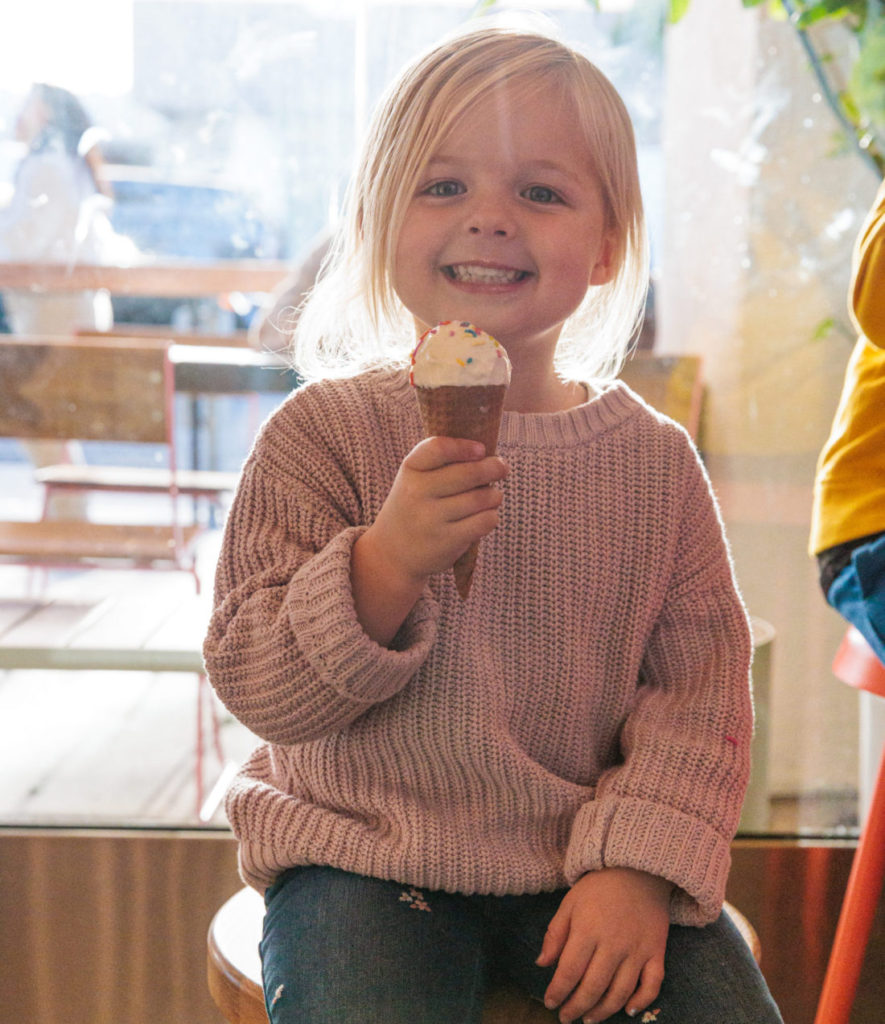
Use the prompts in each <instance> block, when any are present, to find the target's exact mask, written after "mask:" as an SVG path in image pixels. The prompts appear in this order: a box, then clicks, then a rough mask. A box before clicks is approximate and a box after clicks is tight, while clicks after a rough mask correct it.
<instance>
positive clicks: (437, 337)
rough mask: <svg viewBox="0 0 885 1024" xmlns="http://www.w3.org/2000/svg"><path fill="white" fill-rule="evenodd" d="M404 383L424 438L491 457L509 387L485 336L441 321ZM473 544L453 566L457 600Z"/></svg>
mask: <svg viewBox="0 0 885 1024" xmlns="http://www.w3.org/2000/svg"><path fill="white" fill-rule="evenodd" d="M410 379H411V381H412V384H413V385H414V386H415V393H416V394H417V396H418V408H419V409H420V411H421V422H422V424H423V426H424V435H425V437H463V438H466V439H467V440H469V441H481V442H482V443H483V444H484V445H485V449H486V455H494V453H495V448H496V446H497V444H498V430H499V428H500V426H501V413H502V410H503V408H504V394H505V392H506V391H507V385H508V384H509V383H510V360H509V359H508V358H507V353H506V352H505V351H504V349H503V347H502V346H501V345H500V344H499V343H498V342H497V341H495V339H494V338H493V337H491V335H489V334H486V332H485V331H482V330H480V329H479V328H478V327H476V326H474V325H473V324H471V323H469V322H468V321H466V320H444V321H443V322H442V323H439V324H437V325H436V327H431V328H430V329H429V330H428V331H425V332H424V334H422V335H421V340H420V341H419V342H418V344H417V346H416V347H415V349H414V351H413V352H412V355H411V373H410ZM478 554H479V543H475V544H471V545H470V547H469V548H468V549H467V550H466V551H465V552H464V554H463V555H461V557H460V558H459V559H458V560H457V561H456V562H455V564H454V566H453V570H452V571H453V572H454V575H455V585H456V587H457V588H458V593H459V594H460V595H461V597H462V599H466V598H467V595H468V593H469V592H470V583H471V581H472V579H473V570H474V567H475V566H476V558H477V555H478Z"/></svg>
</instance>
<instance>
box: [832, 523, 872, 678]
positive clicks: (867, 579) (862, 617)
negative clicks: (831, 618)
mask: <svg viewBox="0 0 885 1024" xmlns="http://www.w3.org/2000/svg"><path fill="white" fill-rule="evenodd" d="M827 601H828V603H829V604H831V605H832V606H833V607H834V608H835V609H836V611H837V612H839V614H840V615H842V617H843V618H845V619H847V620H848V621H849V622H850V623H851V624H852V625H854V626H856V627H857V629H858V630H859V631H860V632H861V633H863V635H864V637H865V639H866V641H867V643H868V644H869V645H870V647H872V649H873V650H874V651H875V652H876V657H877V658H878V659H879V661H881V662H883V664H885V534H882V535H880V536H878V537H877V538H875V539H874V540H871V541H869V542H868V543H866V544H861V545H860V546H859V547H856V548H855V549H854V550H853V551H852V552H851V561H850V562H849V563H848V565H846V566H845V568H844V569H843V570H842V571H841V572H840V573H839V575H838V576H837V577H836V578H835V579H834V580H833V583H832V585H831V586H830V589H829V590H828V591H827Z"/></svg>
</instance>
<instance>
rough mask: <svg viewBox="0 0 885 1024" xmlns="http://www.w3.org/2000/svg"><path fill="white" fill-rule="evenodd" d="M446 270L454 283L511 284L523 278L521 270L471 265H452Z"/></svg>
mask: <svg viewBox="0 0 885 1024" xmlns="http://www.w3.org/2000/svg"><path fill="white" fill-rule="evenodd" d="M448 270H449V271H450V273H451V276H452V277H453V278H454V279H455V280H456V281H464V282H467V283H472V284H512V283H513V282H514V281H518V280H520V278H522V277H524V276H525V275H524V272H523V271H522V270H502V269H500V268H498V267H479V266H476V265H474V264H471V263H453V264H451V266H449V268H448Z"/></svg>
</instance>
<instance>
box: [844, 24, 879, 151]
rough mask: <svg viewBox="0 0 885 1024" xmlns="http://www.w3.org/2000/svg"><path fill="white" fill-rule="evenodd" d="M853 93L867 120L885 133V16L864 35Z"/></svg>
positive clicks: (852, 81)
mask: <svg viewBox="0 0 885 1024" xmlns="http://www.w3.org/2000/svg"><path fill="white" fill-rule="evenodd" d="M851 94H852V96H853V97H854V100H855V101H856V103H857V106H858V108H859V109H860V113H861V116H862V117H863V118H864V120H866V121H868V122H870V123H872V125H873V126H874V127H875V129H876V131H877V133H880V134H881V133H885V19H881V20H879V21H877V22H875V23H874V24H872V25H869V26H868V28H867V30H866V31H865V32H864V33H863V36H862V37H861V48H860V55H859V56H858V58H857V61H856V62H855V64H854V67H853V68H852V71H851Z"/></svg>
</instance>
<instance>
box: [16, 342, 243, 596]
mask: <svg viewBox="0 0 885 1024" xmlns="http://www.w3.org/2000/svg"><path fill="white" fill-rule="evenodd" d="M170 347H171V346H170V343H169V342H168V341H160V340H149V339H133V338H129V339H117V338H109V339H96V338H90V339H82V338H56V337H46V338H30V337H29V338H24V337H15V336H7V337H3V338H2V340H0V436H2V437H13V438H19V439H26V440H36V441H45V440H55V441H59V440H61V441H101V442H125V443H126V444H127V446H128V445H130V444H136V445H151V446H154V448H152V449H150V451H151V452H152V455H158V454H161V455H163V456H164V457H165V465H162V466H156V467H154V466H151V467H149V468H147V469H146V470H145V469H142V468H140V467H134V466H133V465H131V464H130V465H125V464H123V465H121V466H118V467H114V468H98V467H89V466H66V465H65V466H50V467H45V468H43V470H42V471H41V472H40V475H39V478H40V479H41V482H42V483H43V484H44V486H46V488H47V493H48V494H49V493H52V491H53V490H57V489H60V488H62V489H68V490H77V491H79V492H88V491H90V490H110V489H113V490H118V489H122V490H129V491H144V492H146V493H150V492H153V493H160V494H165V495H166V496H167V497H168V517H166V518H164V521H163V522H162V523H157V522H150V523H144V524H132V523H97V522H85V521H83V520H63V519H58V520H56V519H48V518H46V515H45V505H44V517H43V519H41V520H40V521H24V522H22V521H15V522H10V521H4V522H0V561H4V562H19V563H24V564H29V565H41V566H46V567H58V566H78V567H88V566H96V565H102V566H108V565H121V566H125V567H129V568H131V567H139V568H151V569H160V568H163V569H177V570H185V571H188V572H191V573H192V574H193V575H194V578H195V580H196V581H197V585H198V586H199V580H198V579H197V576H196V562H195V544H196V540H197V538H198V536H199V535H200V533H201V532H202V528H201V527H200V526H199V525H196V524H186V523H184V522H183V521H182V516H181V510H180V508H179V496H180V495H181V494H182V493H211V492H212V491H213V489H214V488H217V487H219V486H224V487H227V486H229V485H230V483H231V482H232V481H222V480H219V479H217V478H214V477H209V478H207V477H205V476H201V475H199V474H198V475H194V474H190V475H188V474H184V475H183V474H182V473H181V471H180V470H179V469H178V465H177V458H176V451H175V413H174V400H173V399H174V378H173V367H172V363H171V360H170V356H169V352H170ZM126 450H128V448H127V449H126Z"/></svg>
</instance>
